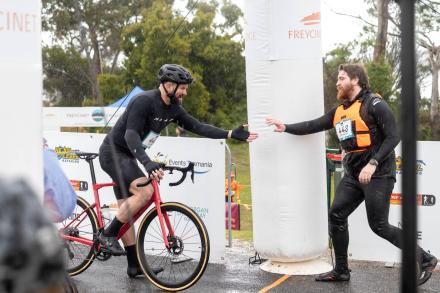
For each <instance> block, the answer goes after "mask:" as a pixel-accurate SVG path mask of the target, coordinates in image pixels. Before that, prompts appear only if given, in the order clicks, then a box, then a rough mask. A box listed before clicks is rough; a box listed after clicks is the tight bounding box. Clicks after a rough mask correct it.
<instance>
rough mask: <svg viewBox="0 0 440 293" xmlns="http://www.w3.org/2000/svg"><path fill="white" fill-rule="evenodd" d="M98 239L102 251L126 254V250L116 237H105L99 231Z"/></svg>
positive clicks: (118, 254)
mask: <svg viewBox="0 0 440 293" xmlns="http://www.w3.org/2000/svg"><path fill="white" fill-rule="evenodd" d="M98 241H99V243H100V244H101V246H102V247H101V249H102V250H103V251H106V252H109V253H111V254H112V255H114V256H120V255H127V252H126V251H125V250H124V249H123V248H122V247H121V245H120V244H119V242H118V240H116V237H107V236H104V235H103V234H102V233H101V234H99V235H98Z"/></svg>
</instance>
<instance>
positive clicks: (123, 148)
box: [99, 89, 228, 199]
mask: <svg viewBox="0 0 440 293" xmlns="http://www.w3.org/2000/svg"><path fill="white" fill-rule="evenodd" d="M171 122H174V123H177V124H178V125H179V126H181V127H183V128H184V129H186V130H188V131H191V132H193V133H196V134H198V135H201V136H204V137H209V138H227V136H228V131H226V130H223V129H220V128H217V127H214V126H212V125H209V124H203V123H201V122H199V121H198V120H197V119H196V118H194V117H192V116H191V115H189V114H188V113H187V112H186V111H185V109H184V108H183V107H182V106H181V105H175V104H171V105H167V104H165V102H164V101H163V100H162V98H161V96H160V91H159V90H158V89H154V90H150V91H145V92H142V93H140V94H138V95H137V96H135V97H134V98H133V99H132V100H131V101H130V103H129V104H128V106H127V108H126V110H125V112H124V113H123V114H122V116H121V117H120V118H119V120H118V121H117V122H116V125H115V126H114V127H113V129H112V131H111V132H110V133H109V134H108V135H107V136H106V137H105V139H104V142H103V144H102V145H101V147H100V149H99V161H100V164H101V167H102V169H103V170H104V171H105V172H107V173H108V174H109V175H110V177H111V178H112V179H113V180H114V181H115V182H118V183H119V185H123V186H124V189H125V190H127V191H128V189H129V186H130V183H131V182H133V181H134V180H135V179H137V178H141V177H145V175H144V173H143V172H142V171H141V170H140V168H139V167H138V164H137V162H136V160H138V161H139V162H141V163H142V164H144V165H145V164H146V163H147V162H149V161H150V158H149V157H148V155H147V154H146V152H145V150H144V146H143V144H142V141H143V140H144V139H145V138H147V137H150V136H149V134H150V135H151V134H152V133H153V134H155V135H158V134H160V132H161V131H162V130H163V129H164V128H165V127H166V126H167V125H168V124H170V123H171ZM112 142H113V143H114V145H115V151H116V154H115V155H116V158H117V162H115V161H114V158H113V155H112V148H111V145H110V144H111V143H112ZM117 166H119V168H117ZM118 169H119V170H120V171H121V172H117V170H118ZM118 173H119V175H118ZM119 176H121V177H122V178H121V179H122V182H121V180H119V179H118V178H119ZM115 194H116V197H117V198H118V199H121V198H122V194H121V190H120V189H119V188H115ZM127 194H128V192H127Z"/></svg>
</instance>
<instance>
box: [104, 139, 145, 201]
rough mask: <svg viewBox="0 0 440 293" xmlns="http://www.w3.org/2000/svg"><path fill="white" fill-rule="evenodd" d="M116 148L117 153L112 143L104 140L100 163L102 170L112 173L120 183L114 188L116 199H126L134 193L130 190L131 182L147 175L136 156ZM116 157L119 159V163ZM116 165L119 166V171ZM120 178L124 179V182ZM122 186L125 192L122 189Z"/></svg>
mask: <svg viewBox="0 0 440 293" xmlns="http://www.w3.org/2000/svg"><path fill="white" fill-rule="evenodd" d="M114 150H115V153H114V155H113V154H112V147H111V145H110V144H109V143H107V142H105V141H104V142H103V143H102V145H101V147H100V148H99V163H100V164H101V168H102V170H104V171H105V172H106V173H107V174H108V175H110V177H111V178H112V180H113V181H114V182H116V183H118V186H115V187H114V188H113V189H114V191H115V196H116V199H124V198H126V197H130V196H132V195H133V194H131V193H130V190H129V189H130V184H131V182H133V181H134V180H136V179H138V178H141V177H146V176H145V174H144V173H143V172H142V170H141V169H140V168H139V166H138V164H137V160H136V159H135V158H134V157H132V156H129V155H127V154H126V153H124V152H122V151H120V150H119V149H118V148H117V147H115V148H114ZM115 159H116V160H117V164H116V162H115ZM116 166H118V167H119V172H118V171H117V170H118V168H117V167H116ZM118 173H119V174H118ZM119 178H121V179H122V182H121V181H120V180H119ZM122 186H123V187H124V189H125V192H123V190H122V189H121V187H122Z"/></svg>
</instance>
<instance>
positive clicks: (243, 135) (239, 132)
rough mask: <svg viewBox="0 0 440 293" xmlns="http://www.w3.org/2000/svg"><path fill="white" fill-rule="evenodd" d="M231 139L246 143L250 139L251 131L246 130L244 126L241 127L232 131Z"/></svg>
mask: <svg viewBox="0 0 440 293" xmlns="http://www.w3.org/2000/svg"><path fill="white" fill-rule="evenodd" d="M231 137H232V138H234V139H237V140H241V141H246V140H247V139H248V137H249V131H247V130H244V126H243V125H240V126H238V127H237V128H235V129H234V130H232V133H231Z"/></svg>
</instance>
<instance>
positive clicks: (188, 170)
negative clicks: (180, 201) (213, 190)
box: [163, 162, 194, 186]
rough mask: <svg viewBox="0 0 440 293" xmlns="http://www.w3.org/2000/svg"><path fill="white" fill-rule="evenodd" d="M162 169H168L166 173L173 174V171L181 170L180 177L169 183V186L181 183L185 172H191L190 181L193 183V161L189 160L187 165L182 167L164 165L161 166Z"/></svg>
mask: <svg viewBox="0 0 440 293" xmlns="http://www.w3.org/2000/svg"><path fill="white" fill-rule="evenodd" d="M163 170H164V171H168V172H169V173H168V174H173V171H179V172H182V177H181V178H180V179H179V180H178V181H176V182H173V183H170V184H169V185H170V186H177V185H179V184H181V183H182V182H183V181H184V180H185V178H186V174H188V172H191V181H192V182H193V183H194V163H193V162H189V163H188V166H186V167H184V168H182V167H175V166H164V167H163Z"/></svg>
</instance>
